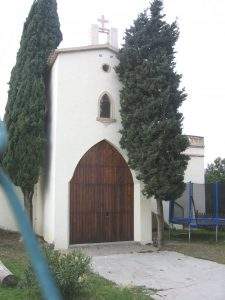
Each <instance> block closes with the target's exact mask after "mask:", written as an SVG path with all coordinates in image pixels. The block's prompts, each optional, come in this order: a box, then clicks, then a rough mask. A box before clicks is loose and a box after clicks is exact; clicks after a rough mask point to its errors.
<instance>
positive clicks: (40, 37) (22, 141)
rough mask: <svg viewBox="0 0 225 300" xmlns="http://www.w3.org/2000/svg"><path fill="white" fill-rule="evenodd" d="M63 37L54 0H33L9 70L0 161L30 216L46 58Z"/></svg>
mask: <svg viewBox="0 0 225 300" xmlns="http://www.w3.org/2000/svg"><path fill="white" fill-rule="evenodd" d="M61 40H62V34H61V31H60V24H59V18H58V14H57V3H56V0H35V1H34V2H33V5H32V7H31V10H30V13H29V15H28V18H27V20H26V22H25V24H24V28H23V33H22V37H21V42H20V49H19V51H18V53H17V60H16V64H15V66H14V68H13V69H12V72H11V78H10V82H9V93H8V102H7V106H6V112H5V122H6V126H7V130H8V135H9V141H8V148H7V151H6V154H5V156H4V159H3V165H4V167H5V168H6V169H7V171H8V173H9V175H10V177H11V179H12V180H13V182H14V183H15V185H17V186H19V187H21V189H22V192H23V194H24V202H25V207H26V209H27V211H28V214H29V216H30V218H31V220H32V198H33V193H34V186H35V184H36V183H37V182H38V178H39V176H40V169H41V166H42V163H43V158H44V146H45V131H44V128H45V124H44V121H45V103H46V101H45V100H46V91H45V82H46V76H47V72H48V58H49V55H50V53H51V51H53V50H54V49H55V48H57V47H58V45H59V43H60V42H61Z"/></svg>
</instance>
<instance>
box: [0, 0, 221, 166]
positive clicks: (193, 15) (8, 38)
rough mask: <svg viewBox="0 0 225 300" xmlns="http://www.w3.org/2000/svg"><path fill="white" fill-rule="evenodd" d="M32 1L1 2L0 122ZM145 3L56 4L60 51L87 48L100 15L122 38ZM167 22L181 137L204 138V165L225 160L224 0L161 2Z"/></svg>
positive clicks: (91, 1) (98, 0) (84, 1)
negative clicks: (173, 37) (173, 43)
mask: <svg viewBox="0 0 225 300" xmlns="http://www.w3.org/2000/svg"><path fill="white" fill-rule="evenodd" d="M32 2H33V0H19V1H18V0H7V1H4V2H3V3H2V6H1V10H0V38H1V44H0V117H3V115H4V107H5V104H6V101H7V90H8V86H7V82H8V81H9V78H10V72H11V69H12V67H13V65H14V63H15V59H16V53H17V50H18V47H19V41H20V37H21V33H22V28H23V23H24V21H25V18H26V16H27V14H28V12H29V9H30V7H31V4H32ZM148 3H149V1H148V0H122V1H121V0H120V1H118V0H114V1H108V0H89V1H87V0H82V1H79V0H77V1H74V0H58V13H59V18H60V22H61V30H62V32H63V36H64V40H63V42H62V44H61V45H60V47H72V46H80V45H87V44H89V43H90V33H89V32H90V25H91V24H92V23H96V19H97V18H98V17H99V16H100V15H102V14H104V15H105V17H106V18H107V19H109V20H110V25H112V26H113V27H117V28H118V29H119V34H120V42H122V37H123V32H124V30H125V28H127V27H129V26H130V25H131V24H132V22H133V20H134V19H135V18H136V17H137V15H138V13H140V12H142V11H143V9H145V8H146V7H147V6H148ZM164 7H165V13H166V15H167V20H168V21H169V22H171V21H172V20H174V19H175V18H177V19H178V24H179V27H180V39H179V42H178V43H177V70H178V71H179V72H180V73H182V74H183V81H182V85H183V86H185V88H186V91H187V93H188V99H187V101H186V103H185V104H184V105H183V107H182V112H183V113H184V133H186V134H192V135H201V136H204V137H205V144H206V149H205V154H206V158H205V162H206V163H208V162H211V161H212V160H214V158H215V157H217V156H222V157H225V134H224V128H225V126H224V122H223V121H224V120H225V104H224V103H225V76H224V70H225V59H224V56H225V42H224V39H225V0H164Z"/></svg>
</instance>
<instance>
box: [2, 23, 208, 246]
mask: <svg viewBox="0 0 225 300" xmlns="http://www.w3.org/2000/svg"><path fill="white" fill-rule="evenodd" d="M99 33H106V35H107V43H105V44H99ZM91 41H92V43H91V45H89V46H84V47H76V48H67V49H57V50H56V51H55V52H54V54H53V55H52V56H51V58H50V62H49V63H50V65H51V71H50V75H49V90H48V150H47V154H46V164H45V165H46V167H45V169H44V170H43V175H42V177H41V179H40V182H39V184H38V185H37V188H36V191H35V196H34V201H33V206H34V216H33V217H34V220H33V221H34V229H35V231H36V233H37V234H38V235H40V236H42V237H43V238H44V240H45V241H47V242H48V243H52V244H54V245H55V248H57V249H67V248H68V247H69V246H70V245H72V244H82V243H85V244H86V243H100V242H116V241H138V242H142V243H148V242H152V213H154V211H155V203H154V200H153V199H146V198H145V197H144V196H143V195H142V192H141V190H142V184H141V182H140V181H138V180H137V179H136V175H135V172H134V171H133V170H131V169H130V168H129V166H128V164H127V155H126V151H124V150H122V149H121V147H120V143H119V142H120V133H119V130H120V129H121V117H120V112H119V111H120V89H121V85H120V82H119V80H118V77H117V74H116V73H115V70H114V67H115V66H116V65H117V64H118V59H117V52H118V38H117V30H116V29H115V28H112V29H111V30H108V29H106V28H105V26H104V21H103V25H102V26H101V27H99V26H98V25H93V26H92V35H91ZM189 140H190V147H189V148H188V149H187V151H186V152H187V154H188V155H190V161H189V165H188V168H187V170H186V174H185V180H186V181H192V182H195V183H204V139H203V138H202V137H196V136H189ZM165 215H166V218H167V215H168V205H166V206H165ZM0 228H4V229H9V230H14V231H15V230H17V227H16V224H15V222H14V219H13V217H12V215H11V212H10V211H9V208H8V205H7V201H6V199H5V196H4V195H3V192H2V191H1V190H0Z"/></svg>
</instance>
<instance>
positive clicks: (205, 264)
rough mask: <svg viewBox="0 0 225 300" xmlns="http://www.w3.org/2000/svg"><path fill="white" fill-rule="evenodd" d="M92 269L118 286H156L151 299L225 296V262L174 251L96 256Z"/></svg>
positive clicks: (214, 299)
mask: <svg viewBox="0 0 225 300" xmlns="http://www.w3.org/2000/svg"><path fill="white" fill-rule="evenodd" d="M93 269H94V271H95V272H96V273H99V274H100V275H101V276H103V277H105V278H107V279H109V280H111V281H114V282H116V283H117V284H120V285H134V286H144V287H146V288H149V289H156V290H157V292H156V294H155V295H154V296H153V297H154V299H168V300H175V299H179V300H201V299H202V300H203V299H204V300H224V299H225V265H220V264H217V263H215V262H211V261H207V260H201V259H196V258H192V257H189V256H185V255H183V254H180V253H176V252H168V251H164V252H152V253H133V254H117V255H108V256H95V257H93Z"/></svg>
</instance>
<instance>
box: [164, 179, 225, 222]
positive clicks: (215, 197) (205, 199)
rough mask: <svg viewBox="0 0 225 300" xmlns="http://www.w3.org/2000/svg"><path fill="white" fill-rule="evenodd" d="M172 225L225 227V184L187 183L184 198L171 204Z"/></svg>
mask: <svg viewBox="0 0 225 300" xmlns="http://www.w3.org/2000/svg"><path fill="white" fill-rule="evenodd" d="M170 223H174V224H183V225H190V226H192V227H195V226H196V227H201V226H225V183H219V182H215V183H206V184H197V183H191V182H190V183H187V184H186V188H185V191H184V193H183V194H182V196H181V197H180V198H178V199H176V200H174V201H171V202H170Z"/></svg>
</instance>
